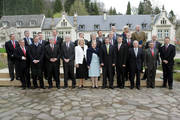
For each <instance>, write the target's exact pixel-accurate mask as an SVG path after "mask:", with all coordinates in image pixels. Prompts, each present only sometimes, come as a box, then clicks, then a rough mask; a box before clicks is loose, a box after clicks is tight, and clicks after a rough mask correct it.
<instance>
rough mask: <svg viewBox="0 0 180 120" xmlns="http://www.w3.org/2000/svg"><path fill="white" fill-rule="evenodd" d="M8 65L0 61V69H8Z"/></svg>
mask: <svg viewBox="0 0 180 120" xmlns="http://www.w3.org/2000/svg"><path fill="white" fill-rule="evenodd" d="M6 67H7V64H4V63H3V62H2V61H0V69H3V68H6Z"/></svg>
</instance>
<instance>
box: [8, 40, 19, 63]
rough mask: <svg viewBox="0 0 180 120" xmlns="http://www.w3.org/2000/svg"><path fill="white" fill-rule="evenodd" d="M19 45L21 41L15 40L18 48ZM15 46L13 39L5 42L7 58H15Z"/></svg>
mask: <svg viewBox="0 0 180 120" xmlns="http://www.w3.org/2000/svg"><path fill="white" fill-rule="evenodd" d="M18 47H19V43H18V41H15V48H18ZM15 48H14V46H13V44H12V42H11V40H9V41H7V42H6V43H5V49H6V52H7V58H8V59H9V60H14V51H15Z"/></svg>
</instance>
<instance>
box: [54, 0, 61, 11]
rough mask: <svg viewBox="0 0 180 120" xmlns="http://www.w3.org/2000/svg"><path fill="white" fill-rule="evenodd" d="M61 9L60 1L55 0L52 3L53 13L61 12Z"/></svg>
mask: <svg viewBox="0 0 180 120" xmlns="http://www.w3.org/2000/svg"><path fill="white" fill-rule="evenodd" d="M62 9H63V6H62V2H61V0H56V1H55V3H54V10H53V13H58V12H61V11H62Z"/></svg>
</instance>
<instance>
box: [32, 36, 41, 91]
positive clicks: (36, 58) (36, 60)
mask: <svg viewBox="0 0 180 120" xmlns="http://www.w3.org/2000/svg"><path fill="white" fill-rule="evenodd" d="M43 59H44V48H43V47H42V46H41V44H39V36H38V35H36V36H35V37H34V42H33V44H32V45H30V63H31V74H32V79H33V85H34V88H35V89H36V88H38V84H37V80H38V79H39V83H40V87H41V88H43V89H44V81H43V74H42V65H43Z"/></svg>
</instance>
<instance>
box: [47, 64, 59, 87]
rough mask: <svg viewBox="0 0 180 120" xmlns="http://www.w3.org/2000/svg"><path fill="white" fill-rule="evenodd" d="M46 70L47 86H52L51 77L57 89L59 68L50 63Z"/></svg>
mask: <svg viewBox="0 0 180 120" xmlns="http://www.w3.org/2000/svg"><path fill="white" fill-rule="evenodd" d="M47 69H48V84H49V87H52V86H53V83H52V77H53V78H54V80H55V81H56V87H59V86H60V79H59V73H60V72H59V66H58V65H57V64H54V63H51V64H50V65H48V67H47Z"/></svg>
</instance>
